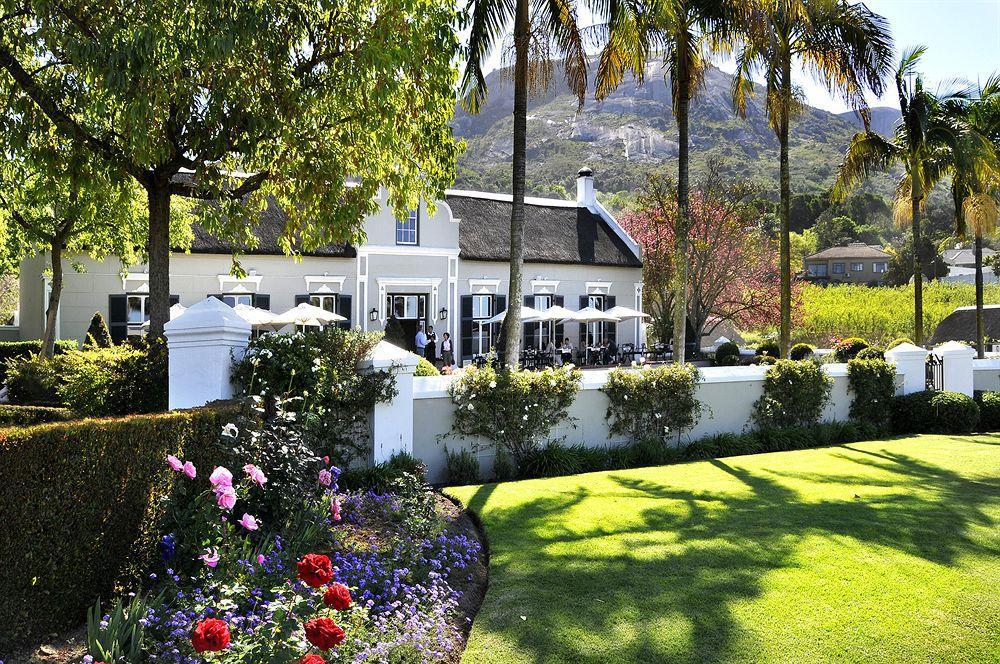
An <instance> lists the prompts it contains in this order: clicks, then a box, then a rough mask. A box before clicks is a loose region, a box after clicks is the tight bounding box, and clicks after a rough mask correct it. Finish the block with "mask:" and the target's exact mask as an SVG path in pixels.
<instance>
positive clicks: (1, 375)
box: [0, 339, 77, 383]
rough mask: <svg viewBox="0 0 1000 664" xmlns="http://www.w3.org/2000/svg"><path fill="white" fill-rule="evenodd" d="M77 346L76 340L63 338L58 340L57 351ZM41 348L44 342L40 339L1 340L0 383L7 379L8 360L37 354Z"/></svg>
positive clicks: (64, 350) (61, 351)
mask: <svg viewBox="0 0 1000 664" xmlns="http://www.w3.org/2000/svg"><path fill="white" fill-rule="evenodd" d="M76 347H77V345H76V341H74V340H72V339H63V340H61V341H57V342H56V352H57V353H64V352H66V351H67V350H70V349H73V348H76ZM41 349H42V342H41V340H40V339H35V340H34V341H0V383H5V382H6V381H7V360H9V359H11V358H15V357H28V356H29V355H37V354H38V351H40V350H41Z"/></svg>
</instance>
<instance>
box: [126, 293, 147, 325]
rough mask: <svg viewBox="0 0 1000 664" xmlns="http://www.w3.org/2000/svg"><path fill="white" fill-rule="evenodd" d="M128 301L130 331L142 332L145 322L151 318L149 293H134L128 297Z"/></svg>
mask: <svg viewBox="0 0 1000 664" xmlns="http://www.w3.org/2000/svg"><path fill="white" fill-rule="evenodd" d="M126 302H127V303H128V309H127V312H128V319H127V321H128V333H129V334H142V333H143V328H142V326H143V324H144V323H145V322H146V321H148V320H149V306H148V305H149V295H145V294H139V293H132V294H130V295H128V296H127V297H126Z"/></svg>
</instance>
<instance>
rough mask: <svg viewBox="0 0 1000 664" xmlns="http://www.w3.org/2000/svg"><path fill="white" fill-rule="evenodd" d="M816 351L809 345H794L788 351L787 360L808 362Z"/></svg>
mask: <svg viewBox="0 0 1000 664" xmlns="http://www.w3.org/2000/svg"><path fill="white" fill-rule="evenodd" d="M815 350H816V348H815V346H812V345H810V344H795V345H794V346H792V349H791V350H790V351H788V359H790V360H808V359H810V358H811V357H812V356H813V352H814V351H815Z"/></svg>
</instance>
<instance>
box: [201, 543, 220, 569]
mask: <svg viewBox="0 0 1000 664" xmlns="http://www.w3.org/2000/svg"><path fill="white" fill-rule="evenodd" d="M199 557H200V558H201V559H202V561H204V563H205V564H206V565H208V566H209V567H215V566H216V565H218V564H219V550H218V549H216V548H215V547H212V548H211V549H205V553H203V554H201V556H199Z"/></svg>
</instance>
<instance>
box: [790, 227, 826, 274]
mask: <svg viewBox="0 0 1000 664" xmlns="http://www.w3.org/2000/svg"><path fill="white" fill-rule="evenodd" d="M788 242H789V246H790V248H791V253H792V259H791V260H792V270H793V271H795V272H801V271H802V270H803V269H805V259H806V256H811V255H813V254H815V253H816V251H817V250H818V246H819V239H818V237H817V235H816V231H814V230H813V229H811V228H807V229H805V230H804V231H802V232H801V233H796V232H795V231H792V232H791V233H789V234H788Z"/></svg>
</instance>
